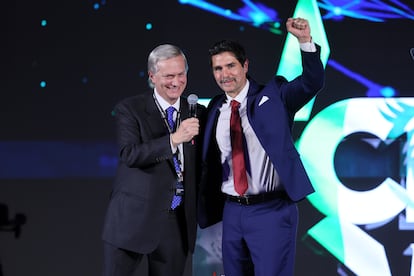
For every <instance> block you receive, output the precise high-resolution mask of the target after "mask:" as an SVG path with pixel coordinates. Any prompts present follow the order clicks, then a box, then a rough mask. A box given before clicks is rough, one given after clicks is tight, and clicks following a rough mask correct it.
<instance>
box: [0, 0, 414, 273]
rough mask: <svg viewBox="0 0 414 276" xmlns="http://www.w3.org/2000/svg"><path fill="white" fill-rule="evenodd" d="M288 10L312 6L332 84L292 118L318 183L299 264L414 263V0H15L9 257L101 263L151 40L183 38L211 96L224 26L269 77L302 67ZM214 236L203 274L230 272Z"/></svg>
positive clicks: (6, 23)
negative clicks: (119, 121)
mask: <svg viewBox="0 0 414 276" xmlns="http://www.w3.org/2000/svg"><path fill="white" fill-rule="evenodd" d="M291 16H301V17H305V18H307V19H309V21H310V23H311V29H312V35H313V39H314V41H315V42H316V43H318V44H319V45H321V46H322V50H323V52H322V54H323V55H322V60H323V62H324V65H325V67H326V84H325V87H324V89H323V91H322V92H321V93H320V94H319V95H318V96H317V97H316V98H315V99H313V100H312V101H311V103H310V104H309V105H307V106H306V107H305V108H304V109H303V110H301V111H300V112H299V113H298V114H297V117H296V119H295V126H294V129H293V132H294V139H295V142H296V145H297V148H298V150H299V152H300V154H301V157H302V160H303V161H304V164H305V167H306V169H307V171H308V172H309V175H310V178H311V181H312V183H313V184H314V186H315V189H316V193H314V194H313V195H311V196H310V197H309V198H307V199H306V200H304V201H302V202H300V204H299V209H300V210H299V211H300V225H299V226H300V227H299V231H298V245H297V266H296V275H414V268H413V267H412V265H411V262H412V255H413V254H412V248H413V246H412V244H413V242H414V239H413V237H414V235H413V229H414V172H413V171H414V157H413V156H414V153H413V152H414V151H413V145H414V143H413V142H414V140H413V133H414V121H413V118H414V78H413V76H414V74H413V73H414V57H413V56H411V55H410V49H411V48H413V47H414V36H413V26H414V25H413V21H414V6H413V3H412V2H411V1H408V0H405V1H369V0H367V1H355V2H349V1H340V0H332V1H323V0H322V1H316V0H299V1H275V0H273V1H270V0H261V1H248V0H239V1H233V0H230V1H218V0H213V1H202V0H199V1H196V0H181V1H179V0H169V1H157V0H154V1H127V0H119V1H111V0H101V1H92V0H86V1H78V0H74V1H50V0H40V1H28V0H23V1H5V3H3V4H2V8H1V10H0V18H1V21H0V22H1V24H0V30H1V43H0V53H1V62H0V80H1V81H0V91H1V95H2V101H1V102H2V106H1V110H0V114H1V116H0V126H1V131H0V208H1V209H0V230H1V232H0V271H3V273H4V275H5V276H19V275H70V276H72V275H99V274H100V271H101V265H102V255H101V250H102V246H101V241H100V234H101V226H102V221H103V216H104V213H105V208H106V204H107V200H108V196H109V192H110V186H111V181H112V178H113V175H114V171H115V166H116V162H117V151H116V145H115V129H114V124H113V123H114V122H113V118H112V115H111V111H112V108H113V106H114V105H115V104H116V103H117V102H118V101H119V100H121V99H122V98H125V97H128V96H131V95H134V94H137V93H150V91H149V89H148V85H147V74H146V71H147V69H146V61H147V60H146V59H147V56H148V54H149V52H150V51H151V50H152V49H153V48H154V47H155V46H157V45H159V44H162V43H172V44H176V45H178V46H180V47H181V48H182V49H183V50H184V52H185V53H186V55H187V58H188V62H189V68H190V69H189V73H188V86H187V89H186V95H188V94H190V93H195V94H197V95H198V96H199V97H200V99H201V100H200V102H201V103H207V102H208V99H209V98H210V97H211V96H213V95H215V94H217V93H221V92H220V91H219V90H218V88H217V86H216V84H215V82H214V79H213V77H212V74H211V70H210V68H209V64H208V53H207V50H208V48H209V46H211V45H212V44H213V43H214V42H216V41H218V40H221V39H227V38H230V39H235V40H238V41H240V42H241V43H242V44H243V45H245V48H246V50H247V54H248V57H249V60H250V66H249V73H250V75H251V76H252V77H253V78H255V79H256V80H258V81H259V82H262V83H265V82H267V81H268V80H269V79H270V78H272V77H273V76H274V75H276V74H281V75H284V76H285V77H286V78H288V79H291V78H293V77H295V76H296V75H297V74H299V73H300V71H298V64H297V57H298V55H299V50H298V48H297V43H296V41H294V40H293V39H292V37H290V36H288V35H287V34H286V28H285V22H286V20H287V18H288V17H291ZM271 121H272V118H269V127H271ZM19 223H22V224H23V225H22V226H21V233H20V234H19V231H17V233H16V230H18V229H15V227H14V226H15V225H16V224H19ZM219 237H220V225H216V226H215V227H211V228H209V229H207V230H203V231H199V239H198V246H197V251H196V253H195V255H194V260H193V264H189V270H193V271H194V275H197V276H204V275H206V276H207V275H209V276H210V275H221V273H222V269H221V259H220V249H221V245H220V238H219ZM0 275H1V272H0Z"/></svg>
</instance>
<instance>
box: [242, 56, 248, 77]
mask: <svg viewBox="0 0 414 276" xmlns="http://www.w3.org/2000/svg"><path fill="white" fill-rule="evenodd" d="M243 70H244V73H246V74H247V72H248V71H249V60H248V59H246V61H245V62H244V64H243Z"/></svg>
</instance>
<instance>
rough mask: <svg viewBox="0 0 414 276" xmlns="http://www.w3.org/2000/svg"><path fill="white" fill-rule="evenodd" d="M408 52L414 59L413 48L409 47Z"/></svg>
mask: <svg viewBox="0 0 414 276" xmlns="http://www.w3.org/2000/svg"><path fill="white" fill-rule="evenodd" d="M410 54H411V57H412V58H413V60H414V48H411V49H410Z"/></svg>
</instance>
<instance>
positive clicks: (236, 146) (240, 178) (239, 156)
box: [230, 100, 247, 195]
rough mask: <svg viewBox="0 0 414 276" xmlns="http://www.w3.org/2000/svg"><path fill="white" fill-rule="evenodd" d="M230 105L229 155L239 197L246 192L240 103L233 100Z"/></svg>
mask: <svg viewBox="0 0 414 276" xmlns="http://www.w3.org/2000/svg"><path fill="white" fill-rule="evenodd" d="M230 104H231V116H230V139H231V155H232V159H233V178H234V188H235V189H236V192H237V193H238V194H239V195H243V194H244V193H245V192H246V190H247V174H246V164H245V161H244V153H243V132H242V129H241V119H240V114H239V106H240V103H239V102H237V101H234V100H233V101H231V102H230Z"/></svg>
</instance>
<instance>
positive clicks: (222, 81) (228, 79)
mask: <svg viewBox="0 0 414 276" xmlns="http://www.w3.org/2000/svg"><path fill="white" fill-rule="evenodd" d="M228 81H236V79H235V78H224V79H221V80H220V83H225V82H228Z"/></svg>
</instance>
